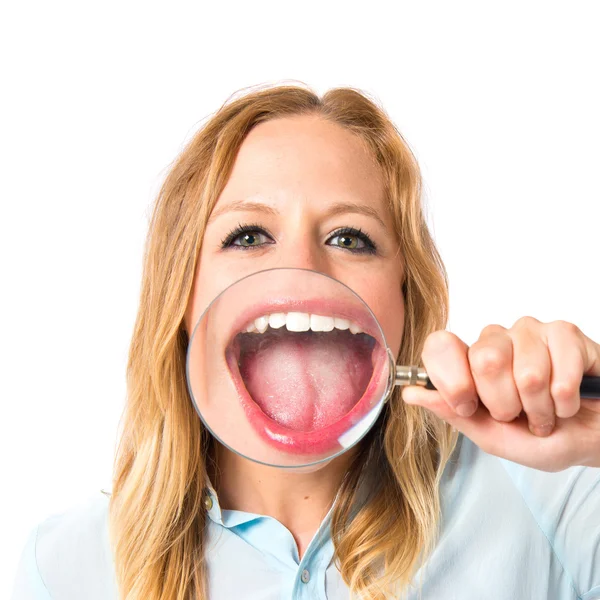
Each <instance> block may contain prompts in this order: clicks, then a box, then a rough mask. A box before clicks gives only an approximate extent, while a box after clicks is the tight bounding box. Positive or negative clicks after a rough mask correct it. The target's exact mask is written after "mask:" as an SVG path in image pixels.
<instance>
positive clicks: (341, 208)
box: [208, 200, 386, 229]
mask: <svg viewBox="0 0 600 600" xmlns="http://www.w3.org/2000/svg"><path fill="white" fill-rule="evenodd" d="M228 212H262V213H266V214H268V215H272V216H278V215H279V211H278V210H277V209H275V208H273V207H272V206H269V205H268V204H264V203H262V202H255V201H253V200H235V201H233V202H230V203H229V204H226V205H225V206H222V207H220V208H217V209H215V210H213V212H212V213H211V215H210V217H209V219H208V222H209V223H210V222H211V221H214V220H215V219H216V218H217V217H220V216H221V215H223V214H225V213H228ZM346 213H355V214H359V215H365V216H367V217H371V218H373V219H375V220H376V221H377V222H378V223H379V224H380V225H381V226H382V227H383V228H384V229H385V228H386V224H385V223H384V222H383V219H382V218H381V217H380V216H379V214H378V212H377V210H376V209H374V208H372V207H371V206H365V205H364V204H356V203H354V202H336V203H335V204H333V205H332V206H331V207H330V208H329V210H328V211H327V213H326V214H327V216H335V215H341V214H346Z"/></svg>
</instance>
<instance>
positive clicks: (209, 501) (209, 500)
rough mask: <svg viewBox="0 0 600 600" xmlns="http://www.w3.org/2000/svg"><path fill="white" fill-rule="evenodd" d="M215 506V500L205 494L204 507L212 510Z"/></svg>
mask: <svg viewBox="0 0 600 600" xmlns="http://www.w3.org/2000/svg"><path fill="white" fill-rule="evenodd" d="M212 507H213V501H212V498H211V497H210V496H205V498H204V508H205V509H206V510H210V509H211V508H212Z"/></svg>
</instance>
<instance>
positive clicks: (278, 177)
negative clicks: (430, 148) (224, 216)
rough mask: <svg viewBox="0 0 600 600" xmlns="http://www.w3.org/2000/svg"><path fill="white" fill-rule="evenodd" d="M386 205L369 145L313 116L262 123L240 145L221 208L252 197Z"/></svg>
mask: <svg viewBox="0 0 600 600" xmlns="http://www.w3.org/2000/svg"><path fill="white" fill-rule="evenodd" d="M288 193H289V194H299V195H300V196H301V197H302V198H303V199H305V200H309V201H310V200H317V201H319V202H325V201H327V200H328V199H331V200H332V201H339V200H341V199H345V200H352V201H354V202H357V201H358V202H363V203H366V204H370V205H371V206H373V207H374V208H382V205H383V176H382V173H381V169H380V167H379V165H378V164H377V163H376V161H375V158H374V156H373V154H372V152H371V151H370V150H369V149H368V147H367V146H366V142H364V140H362V139H361V138H359V137H358V136H357V135H356V134H354V133H352V132H350V131H348V130H347V129H345V128H344V127H342V126H340V125H337V124H335V123H331V122H329V121H326V120H325V119H323V118H322V117H319V116H315V115H302V116H294V117H284V118H278V119H273V120H270V121H266V122H264V123H260V124H259V125H257V126H256V127H254V128H253V129H252V130H251V131H250V133H249V134H248V136H247V137H246V139H245V140H244V142H243V143H242V145H241V147H240V149H239V152H238V155H237V157H236V161H235V164H234V167H233V170H232V173H231V175H230V178H229V180H228V183H227V185H226V187H225V189H224V190H223V193H222V195H221V198H220V200H219V204H221V205H222V204H223V203H227V202H229V201H239V200H240V199H243V198H246V197H251V196H255V197H256V196H262V197H263V199H271V200H273V201H275V200H277V199H278V197H280V196H281V195H282V194H283V195H285V194H288Z"/></svg>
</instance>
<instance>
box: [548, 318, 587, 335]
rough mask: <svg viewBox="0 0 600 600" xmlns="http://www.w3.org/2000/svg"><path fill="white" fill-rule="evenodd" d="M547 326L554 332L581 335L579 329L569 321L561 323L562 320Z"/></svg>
mask: <svg viewBox="0 0 600 600" xmlns="http://www.w3.org/2000/svg"><path fill="white" fill-rule="evenodd" d="M548 325H549V327H551V328H552V329H555V330H556V331H559V332H564V333H567V334H569V335H579V334H580V333H581V330H580V329H579V327H577V325H575V323H570V322H569V321H562V320H558V321H552V322H551V323H549V324H548Z"/></svg>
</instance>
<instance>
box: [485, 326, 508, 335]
mask: <svg viewBox="0 0 600 600" xmlns="http://www.w3.org/2000/svg"><path fill="white" fill-rule="evenodd" d="M505 331H506V327H502V325H498V324H497V323H492V324H490V325H486V326H485V327H484V328H483V329H482V330H481V335H482V336H484V335H490V334H492V333H504V332H505Z"/></svg>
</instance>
